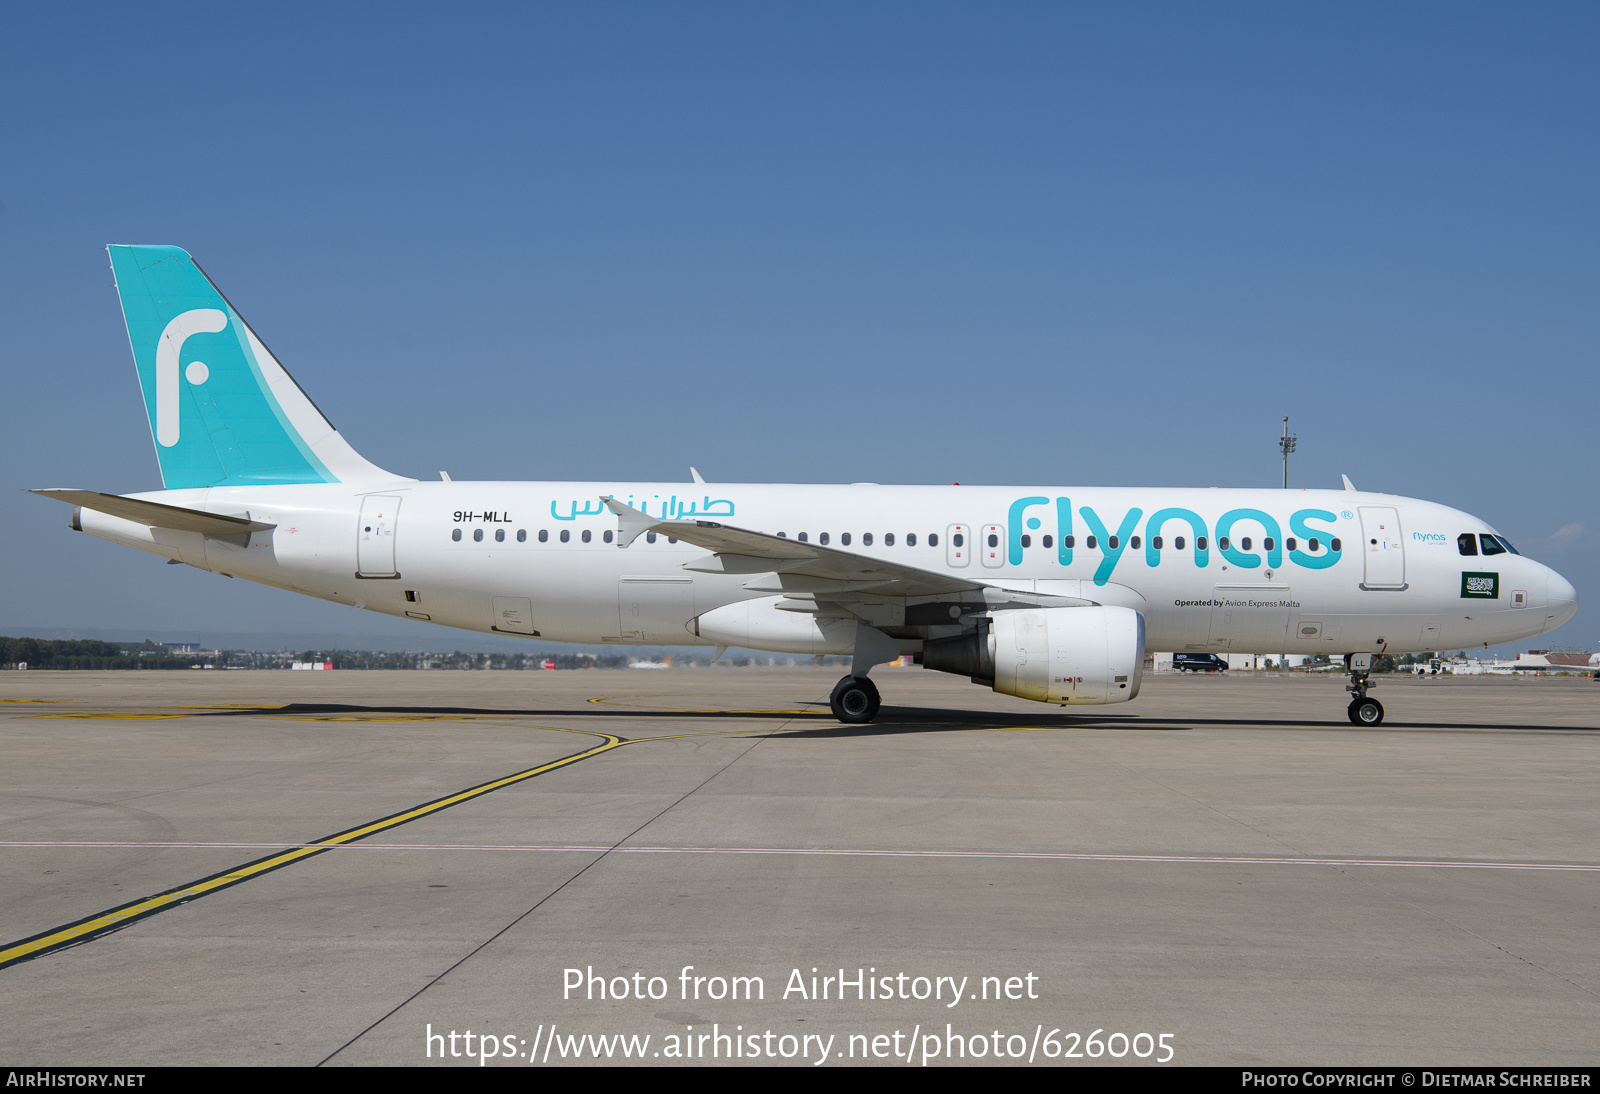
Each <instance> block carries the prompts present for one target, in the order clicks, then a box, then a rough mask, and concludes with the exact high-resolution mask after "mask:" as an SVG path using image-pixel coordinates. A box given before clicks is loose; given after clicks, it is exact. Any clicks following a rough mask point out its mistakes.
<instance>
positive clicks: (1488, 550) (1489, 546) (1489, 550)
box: [1478, 532, 1506, 555]
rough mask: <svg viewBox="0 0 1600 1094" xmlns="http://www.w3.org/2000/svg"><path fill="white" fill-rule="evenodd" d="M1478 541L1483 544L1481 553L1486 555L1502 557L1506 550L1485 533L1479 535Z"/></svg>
mask: <svg viewBox="0 0 1600 1094" xmlns="http://www.w3.org/2000/svg"><path fill="white" fill-rule="evenodd" d="M1478 540H1479V541H1480V542H1481V543H1482V544H1483V553H1484V554H1486V555H1503V554H1505V553H1506V549H1505V548H1504V547H1502V546H1500V541H1499V540H1497V539H1495V538H1494V537H1493V536H1491V535H1490V534H1489V533H1487V532H1483V533H1481V534H1479V536H1478Z"/></svg>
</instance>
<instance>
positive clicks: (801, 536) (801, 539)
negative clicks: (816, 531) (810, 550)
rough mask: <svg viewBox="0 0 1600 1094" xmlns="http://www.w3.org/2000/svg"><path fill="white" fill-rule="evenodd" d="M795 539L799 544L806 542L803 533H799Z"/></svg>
mask: <svg viewBox="0 0 1600 1094" xmlns="http://www.w3.org/2000/svg"><path fill="white" fill-rule="evenodd" d="M795 538H796V539H798V540H799V541H800V542H801V543H805V542H807V539H806V534H805V533H804V532H801V533H800V534H799V535H798V536H796V537H795Z"/></svg>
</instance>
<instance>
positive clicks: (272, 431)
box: [106, 245, 398, 490]
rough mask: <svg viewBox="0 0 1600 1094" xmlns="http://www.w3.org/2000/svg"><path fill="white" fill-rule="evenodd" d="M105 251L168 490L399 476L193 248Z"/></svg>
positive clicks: (124, 248)
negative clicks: (290, 364) (314, 394)
mask: <svg viewBox="0 0 1600 1094" xmlns="http://www.w3.org/2000/svg"><path fill="white" fill-rule="evenodd" d="M106 251H107V253H109V254H110V256H111V269H112V271H113V273H114V274H115V275H116V280H117V295H118V297H120V298H121V300H122V317H123V319H124V320H125V321H126V322H127V325H128V341H129V342H130V343H131V345H132V347H133V360H134V364H135V365H136V366H137V367H138V370H139V388H140V390H141V391H142V392H143V394H144V405H145V412H146V413H147V414H148V415H149V417H150V433H151V435H152V436H153V437H154V438H155V442H156V457H157V459H159V460H160V462H161V480H162V483H163V484H164V485H165V486H166V488H167V489H168V490H180V489H187V488H191V487H202V486H248V485H263V484H269V483H280V484H282V483H311V482H359V481H362V480H379V479H381V480H387V481H393V480H394V479H395V478H397V477H398V476H395V475H391V474H389V473H388V472H386V471H384V470H383V469H381V468H379V467H376V466H374V465H373V464H371V463H368V462H367V461H366V460H365V459H363V458H362V457H361V456H360V455H359V454H358V453H357V452H356V451H355V449H353V448H351V447H350V445H349V444H348V443H346V442H345V439H344V438H343V437H341V436H339V433H338V431H337V430H336V429H334V428H333V426H332V425H330V424H329V422H328V419H326V418H324V417H323V416H322V412H321V411H319V410H318V409H317V407H316V404H314V403H313V402H312V401H311V400H310V399H309V398H308V397H307V396H306V393H305V392H304V391H302V390H300V385H298V384H296V383H295V382H294V378H293V377H291V376H290V375H289V373H288V372H287V371H285V369H284V367H283V366H282V365H280V364H279V363H278V361H277V358H275V357H273V356H272V354H271V352H269V351H268V350H267V347H266V346H265V345H263V344H262V342H261V339H259V338H257V337H256V334H255V332H254V331H252V330H251V329H250V328H249V327H248V326H247V325H246V324H245V321H244V320H243V319H241V318H240V317H239V313H238V312H236V311H234V309H233V305H231V304H229V303H228V301H227V299H226V298H225V297H223V295H222V294H221V293H220V292H218V291H217V287H216V286H215V285H213V284H212V283H211V279H210V278H208V277H206V275H205V274H204V273H203V272H202V271H201V269H200V267H199V266H197V265H195V262H194V260H193V259H192V258H190V257H189V255H188V253H187V252H185V251H183V250H182V249H181V248H178V247H151V246H123V245H113V246H111V247H107V248H106Z"/></svg>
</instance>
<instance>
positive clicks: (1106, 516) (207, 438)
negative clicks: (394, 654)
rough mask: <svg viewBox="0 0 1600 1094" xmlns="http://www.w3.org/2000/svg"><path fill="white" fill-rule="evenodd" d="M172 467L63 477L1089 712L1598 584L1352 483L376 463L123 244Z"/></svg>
mask: <svg viewBox="0 0 1600 1094" xmlns="http://www.w3.org/2000/svg"><path fill="white" fill-rule="evenodd" d="M107 251H108V253H109V255H110V259H111V268H112V271H113V274H114V277H115V282H116V289H117V293H118V296H119V298H120V300H121V304H122V311H123V317H124V319H125V321H126V324H127V329H128V337H129V341H130V343H131V345H132V348H133V356H134V362H135V365H136V367H137V370H138V375H139V384H140V389H141V391H142V393H143V395H144V403H145V411H146V414H147V415H148V418H149V422H150V430H151V433H152V436H153V438H154V440H155V444H156V456H157V459H158V461H159V464H160V469H161V478H162V484H163V487H164V489H162V490H158V491H150V492H145V493H135V494H129V495H121V496H119V495H112V494H105V493H100V492H96V491H91V490H81V489H41V490H36V491H34V492H35V493H38V494H43V495H45V496H47V497H51V498H56V499H59V500H61V501H64V502H67V503H69V504H71V505H72V506H73V507H74V508H73V514H72V519H71V521H70V526H71V527H72V528H73V529H74V530H75V531H81V532H87V533H89V534H90V535H94V536H98V537H100V538H102V539H106V540H110V541H111V542H113V543H120V544H123V545H125V546H128V547H133V548H136V549H138V550H141V551H148V552H150V553H151V554H155V555H161V556H164V557H166V559H167V560H168V561H169V563H172V564H179V563H182V564H186V565H189V566H193V567H196V568H198V569H202V570H207V571H210V572H212V573H218V574H223V575H225V576H229V577H238V578H244V579H246V580H249V581H255V582H259V583H261V584H265V585H271V586H274V587H277V588H281V589H287V590H290V591H292V592H297V593H303V594H305V595H308V596H315V597H320V598H322V599H324V600H330V601H334V602H337V603H340V604H349V605H353V606H355V607H357V608H365V609H366V610H368V611H377V612H384V613H386V614H389V615H393V616H398V617H401V618H409V619H416V620H421V621H424V622H429V623H435V624H442V625H444V626H449V627H457V628H461V629H464V630H472V631H483V632H489V633H494V634H502V635H514V636H522V637H525V638H529V639H538V640H539V641H540V642H541V643H543V642H549V641H556V642H576V643H586V644H595V645H599V644H618V645H641V644H648V645H671V646H690V645H699V646H712V647H716V648H717V656H721V654H722V652H723V651H724V650H725V649H726V648H728V647H735V646H737V647H743V648H750V649H758V650H768V651H773V652H779V653H796V654H810V655H818V654H841V655H849V656H850V657H851V665H850V672H849V674H848V675H846V676H845V677H843V678H842V679H841V680H840V681H839V683H838V684H837V685H836V686H835V687H834V689H833V692H832V694H831V696H830V698H829V705H830V708H831V710H832V712H833V714H834V716H835V717H837V718H838V719H839V720H840V721H842V722H846V723H865V722H870V721H872V720H873V718H875V717H876V716H877V714H878V710H879V706H880V697H879V694H878V690H877V687H876V686H875V685H874V683H873V682H872V680H871V678H870V676H869V673H870V672H871V670H872V669H873V667H874V666H876V665H880V664H884V663H886V662H889V661H892V660H895V659H897V658H900V657H902V656H903V655H908V654H909V655H912V657H913V658H914V660H915V661H916V662H918V663H920V664H921V665H923V666H924V667H925V668H928V669H932V670H937V671H941V672H947V673H955V674H957V675H961V676H966V677H968V678H970V679H971V680H972V682H973V683H975V684H979V685H982V686H985V687H988V688H991V689H992V690H994V691H996V692H999V693H1001V694H1005V695H1011V696H1016V697H1018V698H1022V699H1030V700H1036V701H1038V702H1042V703H1050V704H1057V705H1060V706H1063V707H1077V706H1089V705H1100V704H1107V703H1120V702H1127V701H1129V700H1131V699H1133V698H1134V697H1136V696H1137V695H1138V694H1139V689H1140V684H1141V681H1142V678H1143V670H1144V662H1145V651H1146V650H1147V649H1151V650H1155V649H1160V650H1174V651H1206V652H1228V651H1247V652H1252V653H1280V652H1281V653H1291V654H1293V653H1307V654H1319V653H1320V654H1329V655H1333V656H1339V657H1342V658H1343V661H1344V666H1345V669H1346V671H1347V672H1348V674H1349V678H1350V683H1349V684H1348V685H1347V687H1346V690H1347V691H1349V692H1350V693H1351V695H1352V698H1351V700H1350V703H1349V706H1348V708H1347V714H1348V717H1349V719H1350V720H1351V721H1352V722H1354V723H1356V724H1358V725H1364V726H1375V725H1378V724H1380V723H1381V722H1382V721H1383V716H1384V711H1383V706H1382V705H1381V704H1380V703H1379V702H1378V701H1377V700H1376V699H1374V698H1372V697H1371V696H1369V694H1368V691H1369V689H1370V688H1371V687H1372V682H1371V680H1370V673H1371V668H1372V658H1373V657H1374V656H1375V655H1379V654H1384V653H1393V654H1399V653H1408V652H1423V651H1436V650H1439V649H1442V648H1447V647H1449V648H1462V647H1468V646H1473V645H1477V644H1479V643H1482V644H1483V645H1485V646H1487V645H1490V644H1498V643H1502V642H1510V641H1514V640H1519V639H1523V638H1528V637H1532V636H1534V635H1538V634H1543V633H1545V632H1547V631H1550V630H1553V629H1555V628H1556V627H1559V626H1560V625H1562V624H1563V623H1565V622H1566V621H1567V620H1569V619H1571V618H1572V616H1573V614H1574V613H1575V612H1576V611H1577V607H1578V601H1577V594H1576V592H1575V590H1574V589H1573V587H1572V585H1571V584H1570V583H1569V582H1568V581H1567V580H1566V579H1565V578H1563V577H1562V576H1561V575H1560V574H1558V573H1556V572H1555V571H1554V570H1552V569H1550V568H1549V567H1547V566H1544V565H1542V564H1540V563H1538V562H1535V561H1533V560H1532V559H1530V558H1527V557H1525V556H1523V555H1522V554H1521V553H1520V552H1518V551H1517V549H1516V548H1515V547H1513V546H1512V545H1511V543H1510V541H1508V540H1507V539H1506V538H1505V537H1504V536H1502V535H1501V534H1500V533H1499V532H1497V531H1496V530H1495V529H1494V528H1492V527H1490V526H1489V525H1488V524H1487V523H1485V522H1484V521H1482V520H1480V519H1479V518H1477V517H1474V516H1471V515H1470V514H1467V513H1464V512H1461V511H1459V510H1456V509H1452V508H1449V507H1447V506H1443V505H1438V504H1435V503H1432V502H1427V501H1420V500H1417V499H1414V498H1405V497H1398V496H1394V495H1390V494H1380V493H1369V492H1364V491H1358V490H1357V489H1356V488H1355V487H1354V485H1352V484H1351V482H1350V480H1349V478H1348V477H1345V479H1344V488H1343V489H1342V490H1284V489H1218V488H1212V489H1158V488H1142V487H1138V488H1104V487H1071V488H1067V487H1042V486H1029V487H1000V486H956V485H952V486H882V485H877V484H874V483H857V484H853V485H832V486H829V485H773V484H752V483H740V484H733V483H715V484H712V483H708V482H706V481H705V480H704V478H703V477H702V476H701V475H700V474H699V472H698V471H695V470H694V469H693V468H691V469H690V471H691V475H692V478H693V481H692V482H690V483H669V482H632V483H623V482H598V483H591V482H453V481H451V480H450V479H449V478H448V476H446V475H444V474H443V473H442V472H441V474H440V481H438V482H433V481H421V480H418V479H415V478H409V477H406V476H403V475H397V474H393V473H391V472H388V471H385V470H383V469H382V468H379V467H377V466H375V465H373V464H372V463H369V462H368V461H367V460H366V459H364V458H363V457H362V456H361V455H360V454H358V453H357V452H356V451H355V449H354V448H352V447H351V446H350V444H349V443H348V442H347V441H346V440H345V439H344V437H343V436H341V435H340V434H339V432H338V431H337V430H336V429H334V427H333V426H332V425H331V424H330V423H329V422H328V420H327V418H326V417H325V416H324V415H323V414H322V413H321V411H319V410H318V409H317V407H316V405H315V404H314V403H313V402H312V401H311V399H310V398H309V397H308V396H307V395H306V394H305V392H304V391H303V390H302V389H301V388H300V386H299V384H297V383H296V382H295V380H294V379H293V378H291V377H290V375H289V373H288V372H287V371H286V370H285V369H284V367H283V366H282V365H281V364H280V363H279V362H278V359H277V358H276V357H275V356H273V354H272V352H271V351H270V350H268V349H267V347H266V345H265V343H263V342H262V340H261V339H260V338H259V337H258V336H257V335H256V333H255V331H254V330H252V329H251V328H250V326H249V325H247V324H246V323H245V321H244V319H243V318H241V317H240V315H239V313H238V311H237V310H235V308H234V307H233V305H232V304H231V303H229V302H228V300H227V299H226V298H225V297H224V296H223V295H222V293H221V292H219V291H218V290H217V288H216V286H215V285H213V284H212V282H211V280H210V278H209V277H207V276H206V274H205V273H204V272H203V271H202V270H201V269H200V267H199V266H198V265H196V264H195V262H194V260H193V259H192V258H191V257H190V256H189V254H188V253H187V252H185V251H183V250H182V249H180V248H178V247H172V246H131V245H114V246H111V247H108V248H107Z"/></svg>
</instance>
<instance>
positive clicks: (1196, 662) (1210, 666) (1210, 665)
mask: <svg viewBox="0 0 1600 1094" xmlns="http://www.w3.org/2000/svg"><path fill="white" fill-rule="evenodd" d="M1172 667H1173V668H1175V669H1177V670H1178V671H1179V672H1227V671H1228V661H1227V658H1225V657H1219V656H1218V655H1216V654H1214V653H1175V654H1173V655H1172Z"/></svg>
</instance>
